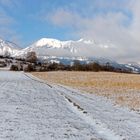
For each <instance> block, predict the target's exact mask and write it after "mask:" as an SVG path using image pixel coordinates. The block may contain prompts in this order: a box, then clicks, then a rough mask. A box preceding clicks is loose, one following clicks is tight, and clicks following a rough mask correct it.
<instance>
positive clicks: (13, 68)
mask: <svg viewBox="0 0 140 140" xmlns="http://www.w3.org/2000/svg"><path fill="white" fill-rule="evenodd" d="M10 70H11V71H18V66H17V65H11V67H10Z"/></svg>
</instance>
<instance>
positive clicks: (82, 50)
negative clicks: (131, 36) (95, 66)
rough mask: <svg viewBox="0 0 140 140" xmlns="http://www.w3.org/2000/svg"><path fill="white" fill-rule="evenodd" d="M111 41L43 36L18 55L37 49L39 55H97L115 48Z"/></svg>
mask: <svg viewBox="0 0 140 140" xmlns="http://www.w3.org/2000/svg"><path fill="white" fill-rule="evenodd" d="M113 47H114V45H112V44H111V43H108V44H100V43H96V42H95V41H94V40H86V39H80V40H78V41H72V40H70V41H60V40H56V39H50V38H42V39H40V40H38V41H36V42H35V43H33V44H32V45H30V46H28V47H27V48H25V49H23V50H22V51H21V52H20V53H18V54H17V56H22V57H24V56H25V55H26V54H27V52H29V51H35V52H36V54H37V56H38V57H41V58H43V57H44V58H45V57H46V56H47V57H48V56H56V57H95V54H96V56H98V53H97V50H98V51H105V50H107V49H108V48H113Z"/></svg>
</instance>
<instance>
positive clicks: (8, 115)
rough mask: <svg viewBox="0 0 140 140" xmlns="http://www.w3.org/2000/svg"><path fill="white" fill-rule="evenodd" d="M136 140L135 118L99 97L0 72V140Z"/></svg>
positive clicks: (139, 137) (138, 119) (139, 129)
mask: <svg viewBox="0 0 140 140" xmlns="http://www.w3.org/2000/svg"><path fill="white" fill-rule="evenodd" d="M5 139H6V140H64V139H65V140H67V139H70V140H140V114H139V113H136V112H132V111H130V110H128V109H126V108H120V107H118V106H113V104H112V103H111V102H110V101H108V100H106V99H104V98H101V97H97V96H95V95H90V94H82V93H79V92H78V91H76V90H73V89H70V88H68V87H63V86H60V85H52V84H47V83H45V82H44V81H41V80H39V79H37V78H35V77H33V76H31V75H29V74H25V73H23V72H9V71H0V140H5Z"/></svg>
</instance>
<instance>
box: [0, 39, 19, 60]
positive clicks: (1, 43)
mask: <svg viewBox="0 0 140 140" xmlns="http://www.w3.org/2000/svg"><path fill="white" fill-rule="evenodd" d="M19 51H20V48H19V47H18V46H17V45H16V44H14V43H12V42H9V41H5V40H2V39H0V55H1V56H10V57H12V56H14V55H15V54H16V53H18V52H19Z"/></svg>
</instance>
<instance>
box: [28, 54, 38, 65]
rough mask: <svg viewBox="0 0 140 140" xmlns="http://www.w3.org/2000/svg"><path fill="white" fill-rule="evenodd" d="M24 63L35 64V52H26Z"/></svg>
mask: <svg viewBox="0 0 140 140" xmlns="http://www.w3.org/2000/svg"><path fill="white" fill-rule="evenodd" d="M26 61H28V62H31V63H36V61H37V56H36V52H33V51H32V52H28V53H27V56H26Z"/></svg>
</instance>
